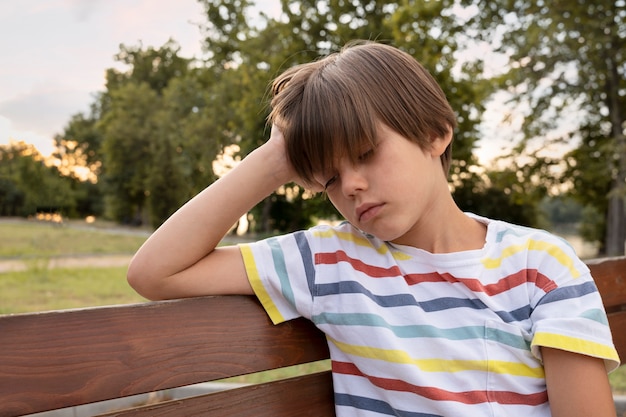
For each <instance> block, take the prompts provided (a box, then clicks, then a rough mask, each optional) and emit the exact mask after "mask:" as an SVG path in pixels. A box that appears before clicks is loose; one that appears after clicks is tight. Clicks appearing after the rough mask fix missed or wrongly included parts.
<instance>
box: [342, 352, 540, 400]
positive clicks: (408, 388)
mask: <svg viewBox="0 0 626 417" xmlns="http://www.w3.org/2000/svg"><path fill="white" fill-rule="evenodd" d="M332 370H333V373H337V374H344V375H354V376H359V377H363V378H367V379H368V380H369V381H370V382H371V383H372V384H373V385H375V386H377V387H379V388H382V389H385V390H390V391H401V392H411V393H413V394H416V395H419V396H421V397H425V398H428V399H431V400H434V401H455V402H459V403H463V404H481V403H486V402H496V403H500V404H520V405H530V406H535V405H539V404H544V403H546V402H547V401H548V394H547V392H546V391H543V392H538V393H535V394H520V393H517V392H511V391H463V392H452V391H446V390H443V389H441V388H435V387H422V386H417V385H413V384H409V383H408V382H405V381H401V380H398V379H390V378H381V377H375V376H372V375H366V374H364V373H363V372H361V370H360V369H359V368H357V367H356V365H354V364H353V363H349V362H336V361H333V362H332ZM451 377H452V376H451Z"/></svg>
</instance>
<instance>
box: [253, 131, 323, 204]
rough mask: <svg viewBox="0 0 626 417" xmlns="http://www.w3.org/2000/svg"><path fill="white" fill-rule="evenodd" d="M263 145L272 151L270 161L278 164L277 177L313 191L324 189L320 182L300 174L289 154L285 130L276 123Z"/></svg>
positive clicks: (276, 166) (285, 182) (284, 181)
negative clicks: (303, 177)
mask: <svg viewBox="0 0 626 417" xmlns="http://www.w3.org/2000/svg"><path fill="white" fill-rule="evenodd" d="M263 147H267V148H268V151H269V152H271V155H272V157H271V159H269V160H268V161H272V163H275V164H276V165H275V168H276V169H277V171H276V176H277V178H281V180H282V182H283V184H287V183H290V182H295V183H296V184H298V185H300V186H301V187H304V188H306V189H308V190H311V191H315V192H320V191H323V187H322V186H321V185H320V184H317V183H310V182H307V181H304V180H303V179H302V178H300V177H299V176H298V174H297V173H296V170H295V169H294V167H293V166H292V165H291V162H290V161H289V157H288V156H287V146H286V142H285V137H284V136H283V132H282V131H281V130H280V128H279V127H278V126H276V124H273V125H272V131H271V133H270V138H269V140H268V141H267V142H266V143H265V145H263Z"/></svg>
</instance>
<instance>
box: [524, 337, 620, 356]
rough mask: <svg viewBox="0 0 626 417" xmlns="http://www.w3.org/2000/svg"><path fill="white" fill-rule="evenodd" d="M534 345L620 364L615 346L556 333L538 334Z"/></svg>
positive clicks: (534, 339)
mask: <svg viewBox="0 0 626 417" xmlns="http://www.w3.org/2000/svg"><path fill="white" fill-rule="evenodd" d="M532 345H533V346H545V347H550V348H555V349H562V350H566V351H568V352H574V353H580V354H583V355H588V356H593V357H595V358H602V359H606V360H609V361H616V362H618V363H619V356H618V355H617V351H616V350H615V348H614V347H613V346H607V345H605V344H602V343H596V342H591V341H589V340H584V339H579V338H576V337H571V336H564V335H560V334H554V333H536V334H535V337H534V338H533V342H532Z"/></svg>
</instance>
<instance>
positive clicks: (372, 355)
mask: <svg viewBox="0 0 626 417" xmlns="http://www.w3.org/2000/svg"><path fill="white" fill-rule="evenodd" d="M329 340H330V341H331V342H332V343H333V344H335V345H336V346H337V347H338V348H339V349H341V350H342V351H343V352H346V353H349V354H351V355H355V356H360V357H364V358H368V359H375V360H381V361H385V362H391V363H400V364H408V365H415V366H417V367H418V368H420V369H421V370H423V371H426V372H461V371H482V372H494V373H499V374H506V375H517V376H526V377H531V378H544V371H543V367H536V368H531V367H529V366H527V365H524V364H523V363H518V362H507V361H484V360H449V359H442V358H433V359H415V358H412V357H411V356H409V355H408V354H407V353H406V352H405V351H402V350H396V349H380V348H373V347H369V346H355V345H349V344H347V343H342V342H339V341H337V340H335V339H331V338H329Z"/></svg>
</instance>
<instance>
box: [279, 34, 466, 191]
mask: <svg viewBox="0 0 626 417" xmlns="http://www.w3.org/2000/svg"><path fill="white" fill-rule="evenodd" d="M271 106H272V111H271V113H270V115H269V121H270V122H271V123H275V124H276V125H277V126H278V127H279V128H280V129H281V130H282V132H283V135H284V137H285V142H286V146H287V154H288V157H289V160H290V162H291V164H292V165H293V166H294V169H295V170H296V172H297V173H298V175H299V176H300V177H301V178H302V179H303V180H304V181H306V182H312V181H313V175H314V174H316V173H320V172H329V171H331V170H332V168H333V163H335V161H336V160H337V158H341V157H348V158H350V159H351V160H352V161H353V162H356V161H357V159H358V157H359V153H360V152H362V150H363V149H364V148H365V147H367V146H372V145H375V143H376V131H377V125H378V123H380V122H382V123H384V124H386V125H387V126H389V127H390V128H391V129H393V130H395V131H396V132H397V133H399V134H401V135H402V136H404V137H406V138H407V139H409V140H411V141H413V142H416V143H418V144H419V146H420V147H421V148H422V149H429V148H430V144H431V141H432V139H433V138H435V137H443V136H445V135H446V134H447V133H449V132H450V130H451V129H454V128H455V127H456V119H455V115H454V112H453V111H452V108H451V107H450V104H449V103H448V101H447V100H446V96H445V94H444V93H443V91H442V89H441V87H440V86H439V85H438V84H437V82H436V81H435V79H434V78H433V77H432V76H431V75H430V74H429V73H428V71H426V69H425V68H424V67H423V66H422V65H421V64H420V63H419V62H417V61H416V60H415V59H414V58H413V57H411V56H410V55H408V54H407V53H405V52H402V51H400V50H399V49H396V48H394V47H391V46H388V45H383V44H379V43H374V42H361V43H352V44H349V45H347V46H346V47H344V48H343V49H342V50H341V51H340V52H337V53H334V54H331V55H329V56H327V57H325V58H322V59H320V60H317V61H314V62H310V63H307V64H302V65H298V66H295V67H293V68H290V69H288V70H286V71H285V72H284V73H283V74H281V75H280V76H278V77H277V78H276V79H275V80H274V83H273V85H272V102H271ZM450 153H451V145H450V146H448V148H447V149H446V150H445V152H444V153H443V155H442V156H441V163H442V165H443V168H444V170H445V172H447V171H448V169H449V166H450V157H451V155H450Z"/></svg>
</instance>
